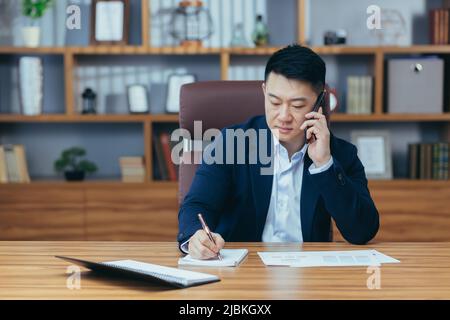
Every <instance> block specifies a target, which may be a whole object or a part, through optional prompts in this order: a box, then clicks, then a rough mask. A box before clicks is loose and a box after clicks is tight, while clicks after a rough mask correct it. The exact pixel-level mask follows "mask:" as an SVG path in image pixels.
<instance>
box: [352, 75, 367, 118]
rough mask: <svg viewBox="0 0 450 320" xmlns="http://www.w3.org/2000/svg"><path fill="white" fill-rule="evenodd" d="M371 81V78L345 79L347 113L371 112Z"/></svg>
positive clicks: (353, 77) (354, 77)
mask: <svg viewBox="0 0 450 320" xmlns="http://www.w3.org/2000/svg"><path fill="white" fill-rule="evenodd" d="M372 92H373V79H372V77H371V76H349V77H347V113H350V114H370V113H371V112H372Z"/></svg>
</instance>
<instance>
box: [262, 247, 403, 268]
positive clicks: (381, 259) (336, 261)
mask: <svg viewBox="0 0 450 320" xmlns="http://www.w3.org/2000/svg"><path fill="white" fill-rule="evenodd" d="M258 255H259V257H260V258H261V260H262V261H263V263H264V264H265V265H267V266H289V267H350V266H380V265H381V263H399V262H400V261H399V260H396V259H394V258H392V257H389V256H387V255H384V254H382V253H381V252H378V251H376V250H348V251H297V252H281V251H280V252H258Z"/></svg>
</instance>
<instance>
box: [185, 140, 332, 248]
mask: <svg viewBox="0 0 450 320" xmlns="http://www.w3.org/2000/svg"><path fill="white" fill-rule="evenodd" d="M272 138H273V141H274V151H275V153H274V174H273V182H272V193H271V196H270V204H269V210H268V213H267V218H266V224H265V225H264V231H263V235H262V241H263V242H303V236H302V223H301V219H300V195H301V191H302V181H303V163H304V156H305V153H306V151H307V148H308V145H307V144H305V145H304V146H303V148H302V149H301V150H300V151H297V152H296V153H294V154H293V155H292V157H291V160H289V156H288V152H287V150H286V148H285V147H284V146H283V145H281V144H280V142H279V140H278V139H277V138H276V137H275V136H274V135H273V134H272ZM332 165H333V157H331V158H330V160H329V161H328V162H327V163H326V164H324V165H323V166H321V167H318V168H316V167H315V165H314V163H313V164H311V166H310V167H309V169H308V170H309V173H310V174H316V173H320V172H323V171H325V170H328V169H329V168H330V167H331V166H332ZM188 247H189V240H187V241H185V242H184V243H183V244H182V245H181V246H180V248H181V250H182V251H183V252H185V253H188Z"/></svg>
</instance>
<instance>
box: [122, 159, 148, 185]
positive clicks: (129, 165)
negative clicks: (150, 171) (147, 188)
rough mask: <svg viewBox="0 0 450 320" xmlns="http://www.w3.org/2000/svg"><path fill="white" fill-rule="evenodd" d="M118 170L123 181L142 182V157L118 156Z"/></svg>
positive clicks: (143, 168)
mask: <svg viewBox="0 0 450 320" xmlns="http://www.w3.org/2000/svg"><path fill="white" fill-rule="evenodd" d="M119 162H120V171H121V172H122V181H123V182H144V181H145V164H144V157H120V159H119Z"/></svg>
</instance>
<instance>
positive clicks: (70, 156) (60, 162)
mask: <svg viewBox="0 0 450 320" xmlns="http://www.w3.org/2000/svg"><path fill="white" fill-rule="evenodd" d="M85 155H86V150H85V149H83V148H81V147H72V148H69V149H66V150H63V151H62V152H61V156H60V158H59V159H57V160H56V161H55V162H54V163H53V166H54V168H55V170H56V171H57V172H61V171H84V172H86V173H93V172H96V171H97V170H98V167H97V165H96V164H95V163H93V162H91V161H88V160H85V159H80V158H81V157H84V156H85Z"/></svg>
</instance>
